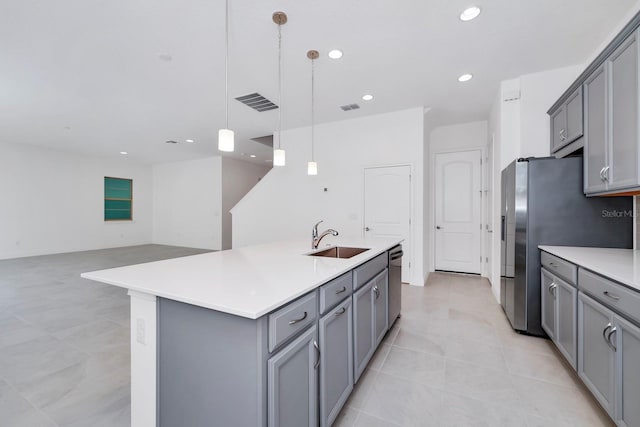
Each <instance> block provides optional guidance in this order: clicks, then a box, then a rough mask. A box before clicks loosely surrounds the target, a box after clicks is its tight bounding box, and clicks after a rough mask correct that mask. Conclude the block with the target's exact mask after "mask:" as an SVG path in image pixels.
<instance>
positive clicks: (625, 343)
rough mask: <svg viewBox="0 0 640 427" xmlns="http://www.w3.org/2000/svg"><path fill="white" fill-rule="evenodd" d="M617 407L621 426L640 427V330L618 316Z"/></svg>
mask: <svg viewBox="0 0 640 427" xmlns="http://www.w3.org/2000/svg"><path fill="white" fill-rule="evenodd" d="M615 326H616V328H617V330H616V331H615V332H614V334H615V341H614V342H615V343H616V348H617V351H616V357H617V358H616V366H617V369H616V373H617V376H616V386H617V388H616V392H617V395H618V396H619V397H620V398H619V399H618V401H617V405H616V421H617V422H618V425H619V426H625V427H633V426H640V405H639V404H638V402H640V369H638V366H639V365H640V328H638V327H637V326H635V325H633V324H632V323H630V322H628V321H626V320H625V319H623V318H621V317H619V316H616V317H615Z"/></svg>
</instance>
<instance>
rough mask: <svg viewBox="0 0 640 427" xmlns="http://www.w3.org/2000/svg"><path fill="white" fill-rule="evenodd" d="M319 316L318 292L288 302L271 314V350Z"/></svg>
mask: <svg viewBox="0 0 640 427" xmlns="http://www.w3.org/2000/svg"><path fill="white" fill-rule="evenodd" d="M317 317H318V297H317V292H315V291H314V292H312V293H310V294H309V295H307V296H305V297H302V298H300V299H299V300H297V301H294V302H292V303H289V304H287V305H286V306H284V307H282V308H281V309H280V310H278V311H276V312H274V313H271V314H270V315H269V351H270V352H272V351H273V350H275V349H276V348H278V347H279V346H280V345H282V344H284V343H285V342H286V341H288V340H289V339H290V338H292V337H293V336H294V335H296V334H298V332H302V331H303V330H304V329H306V327H307V326H309V325H310V324H312V323H314V322H315V321H316V318H317Z"/></svg>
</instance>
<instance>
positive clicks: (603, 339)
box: [578, 292, 615, 418]
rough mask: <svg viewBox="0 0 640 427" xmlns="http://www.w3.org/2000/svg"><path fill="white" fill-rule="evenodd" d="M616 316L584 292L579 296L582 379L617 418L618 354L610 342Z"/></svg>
mask: <svg viewBox="0 0 640 427" xmlns="http://www.w3.org/2000/svg"><path fill="white" fill-rule="evenodd" d="M613 317H614V316H613V312H612V311H611V310H609V309H608V308H606V307H604V306H603V305H602V304H600V303H599V302H597V301H595V300H593V299H591V298H590V297H588V296H586V295H585V294H583V293H582V292H580V294H579V296H578V375H579V376H580V378H581V379H582V381H583V382H584V383H585V385H586V386H587V388H588V389H589V390H590V391H591V393H593V395H594V396H595V398H596V399H597V400H598V401H599V402H600V404H601V405H602V407H603V408H604V409H605V410H606V411H607V412H608V413H609V415H611V417H612V418H615V406H614V402H615V400H614V399H615V386H614V383H615V351H614V350H613V345H612V344H611V341H610V340H609V339H610V338H611V337H610V336H609V334H610V333H611V329H612V328H613V322H614V319H613Z"/></svg>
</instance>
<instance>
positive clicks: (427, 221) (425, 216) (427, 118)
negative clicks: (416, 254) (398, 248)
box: [422, 110, 434, 283]
mask: <svg viewBox="0 0 640 427" xmlns="http://www.w3.org/2000/svg"><path fill="white" fill-rule="evenodd" d="M433 128H434V126H433V119H432V117H431V114H430V110H427V111H425V114H424V132H423V137H424V146H423V147H424V148H423V153H422V168H423V177H422V185H423V188H424V196H423V200H422V222H423V224H424V227H423V230H422V242H423V245H424V249H423V254H422V255H423V256H422V271H423V276H424V277H423V281H424V282H425V283H426V281H427V279H428V278H429V273H430V272H431V271H432V268H431V265H432V262H431V259H432V254H433V248H432V245H430V242H431V235H432V232H433V227H432V224H433V220H432V219H431V216H432V211H433V209H431V206H432V204H431V203H432V201H431V187H430V185H429V183H430V182H431V180H430V176H431V173H432V172H431V164H430V161H431V156H430V153H429V145H430V144H431V131H432V130H433Z"/></svg>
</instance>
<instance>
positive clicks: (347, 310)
mask: <svg viewBox="0 0 640 427" xmlns="http://www.w3.org/2000/svg"><path fill="white" fill-rule="evenodd" d="M349 285H350V284H349ZM351 307H352V304H351V298H348V299H346V300H345V301H343V302H342V303H341V304H340V305H338V306H337V307H336V308H334V309H333V310H331V311H330V312H329V313H327V314H326V315H325V316H323V317H322V318H321V319H320V323H319V333H320V353H321V358H320V427H326V426H330V425H331V424H332V423H333V421H334V420H335V419H336V417H337V416H338V414H339V412H340V410H341V409H342V407H343V406H344V404H345V402H346V401H347V398H348V397H349V394H351V391H352V390H353V327H352V323H353V320H352V319H353V318H352V315H351V314H352V310H351Z"/></svg>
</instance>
